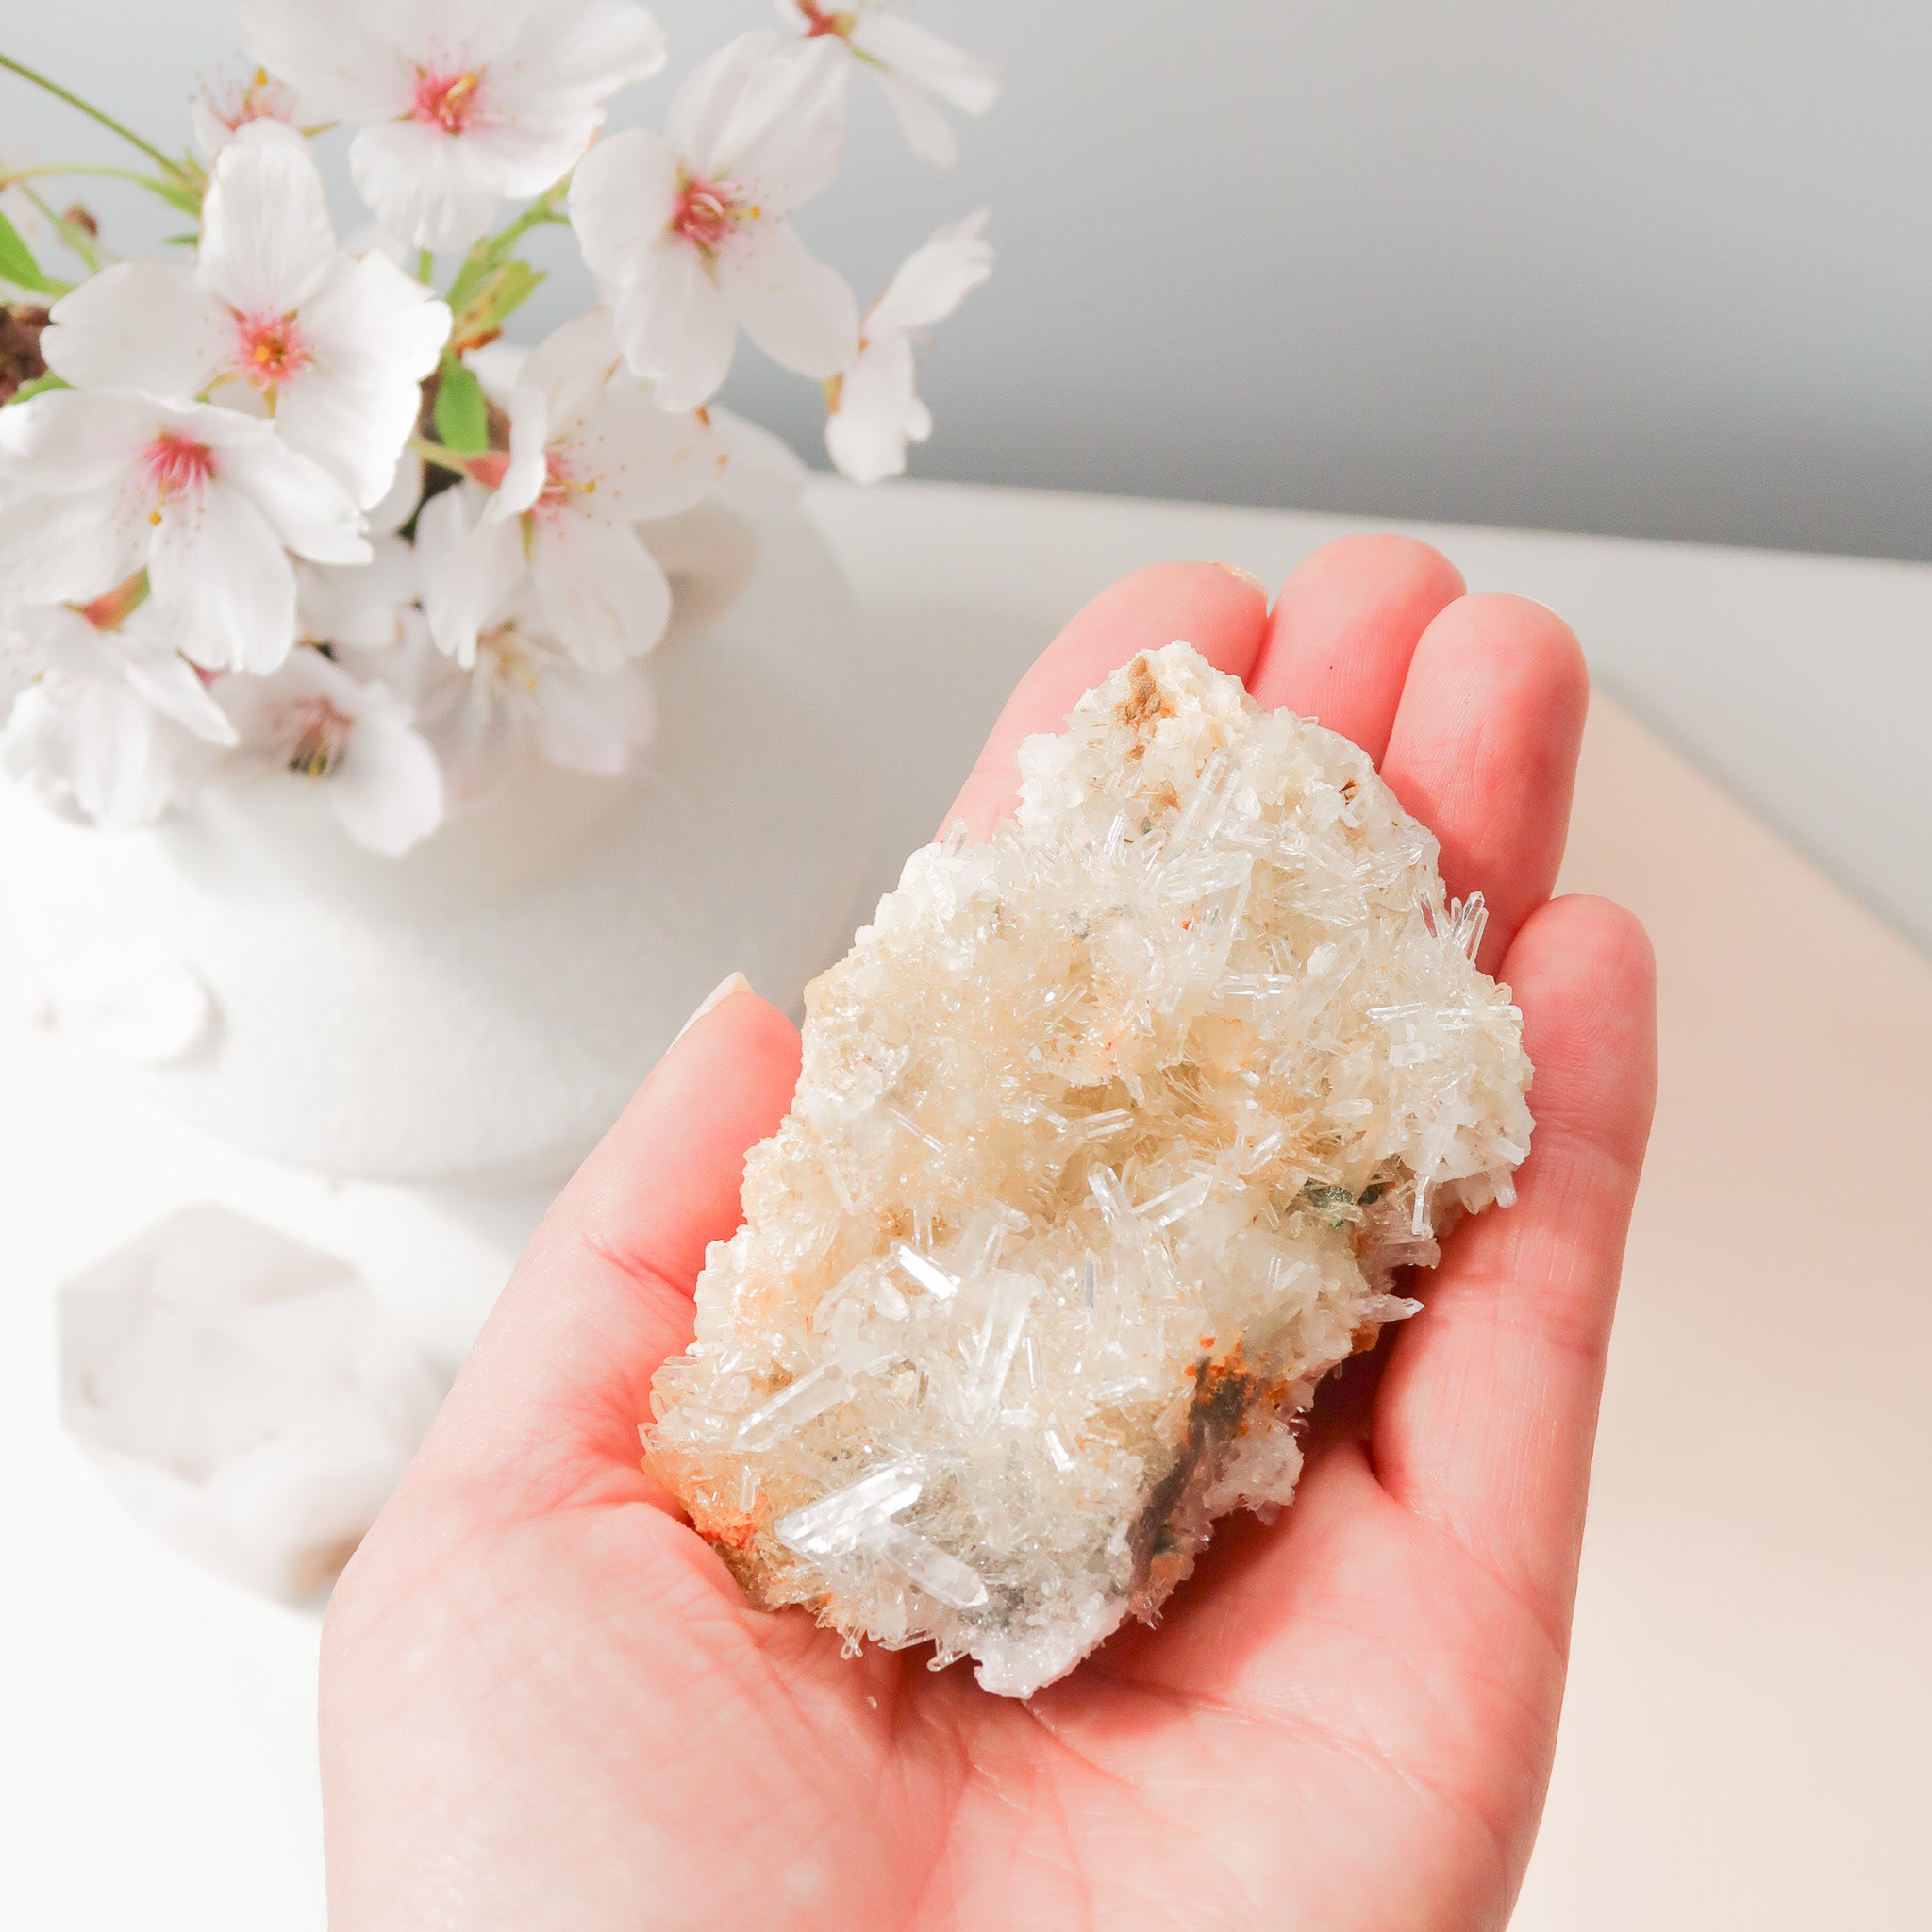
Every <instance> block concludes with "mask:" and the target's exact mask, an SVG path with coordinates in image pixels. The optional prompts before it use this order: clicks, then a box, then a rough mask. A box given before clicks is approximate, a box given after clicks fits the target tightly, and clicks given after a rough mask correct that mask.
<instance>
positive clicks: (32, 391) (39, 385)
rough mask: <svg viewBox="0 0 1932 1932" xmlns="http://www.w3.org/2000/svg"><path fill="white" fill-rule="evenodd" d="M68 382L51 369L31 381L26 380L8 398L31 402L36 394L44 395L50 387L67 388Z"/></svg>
mask: <svg viewBox="0 0 1932 1932" xmlns="http://www.w3.org/2000/svg"><path fill="white" fill-rule="evenodd" d="M67 386H68V385H67V384H66V383H65V382H63V381H62V380H61V379H60V377H59V376H58V375H55V374H54V372H53V371H52V370H51V369H50V370H48V371H47V373H46V375H37V376H35V377H34V379H33V380H32V381H31V382H24V383H22V384H21V386H20V387H19V388H18V389H17V390H15V391H13V393H12V395H10V396H9V397H8V402H9V403H25V402H30V401H31V400H32V399H33V398H34V397H35V396H38V395H44V394H45V393H46V392H47V391H48V390H50V389H65V388H67Z"/></svg>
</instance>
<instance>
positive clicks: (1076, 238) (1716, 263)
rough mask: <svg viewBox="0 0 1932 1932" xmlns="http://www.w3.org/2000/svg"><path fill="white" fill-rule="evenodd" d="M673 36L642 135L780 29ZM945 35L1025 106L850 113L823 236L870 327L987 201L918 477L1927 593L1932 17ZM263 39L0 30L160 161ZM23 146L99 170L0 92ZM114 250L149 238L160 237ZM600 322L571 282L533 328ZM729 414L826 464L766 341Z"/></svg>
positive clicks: (811, 216)
mask: <svg viewBox="0 0 1932 1932" xmlns="http://www.w3.org/2000/svg"><path fill="white" fill-rule="evenodd" d="M656 10H657V11H658V15H659V18H660V19H662V20H663V22H664V24H665V25H666V26H667V27H668V28H669V29H670V31H671V34H672V38H673V60H672V66H671V69H670V72H669V75H667V76H664V77H660V78H659V79H658V81H656V82H654V83H653V84H652V85H651V86H650V87H649V88H646V89H641V90H636V91H634V92H632V93H631V94H630V95H628V96H626V97H625V99H624V101H623V103H622V106H621V110H620V114H619V118H620V120H626V119H628V120H656V119H658V118H659V117H661V115H662V112H663V108H664V104H665V102H666V101H667V100H668V98H669V93H670V90H671V88H672V86H673V85H674V84H675V80H676V78H677V77H678V76H679V75H681V74H682V73H683V72H684V71H686V70H687V69H688V68H689V67H690V65H691V64H692V62H693V61H694V60H695V59H696V58H699V57H700V56H701V55H702V54H703V53H705V52H707V51H708V50H709V48H710V47H711V46H713V45H715V44H717V43H718V42H720V41H721V40H722V39H723V38H724V35H725V34H727V33H729V32H732V31H736V30H737V29H738V28H740V27H741V26H745V25H763V24H765V23H766V22H767V21H769V20H770V19H771V17H772V16H771V13H770V11H769V7H768V4H767V0H665V4H660V5H659V6H658V8H657V9H656ZM917 17H919V18H922V19H924V20H925V21H926V22H928V23H929V24H930V25H932V26H934V27H935V28H937V29H939V30H941V31H943V32H946V33H948V34H950V35H952V36H953V37H955V38H956V39H958V40H959V41H960V42H963V43H964V44H966V45H969V46H971V47H972V48H974V50H975V51H978V52H983V53H985V54H987V55H989V56H991V57H992V58H995V59H997V60H998V61H1000V63H1001V64H1002V66H1003V68H1004V70H1005V75H1006V83H1007V92H1006V97H1005V99H1004V100H1003V101H1002V103H1001V104H1000V106H999V107H998V108H995V110H994V112H993V114H992V115H991V117H990V118H989V119H988V120H987V121H986V122H984V123H981V124H978V125H972V126H969V127H968V128H967V130H966V138H965V141H964V156H963V158H962V160H961V163H960V165H959V166H958V169H956V170H955V171H953V172H952V173H950V174H940V173H935V172H932V171H928V170H925V169H922V168H918V167H916V166H914V165H913V164H912V163H911V162H910V161H909V160H908V158H906V155H905V152H904V149H903V147H902V146H901V144H900V143H899V141H898V139H897V135H896V132H895V131H894V130H893V129H892V128H891V125H890V124H889V122H888V121H887V118H886V115H885V112H884V109H883V108H882V106H881V105H880V103H879V102H878V100H877V98H876V96H875V95H874V92H873V91H872V90H870V89H869V88H863V89H861V90H860V91H859V95H858V112H857V114H856V118H855V130H854V148H853V165H852V166H851V167H850V169H849V170H848V173H847V175H846V176H845V177H844V178H843V179H842V180H841V182H840V184H839V185H838V186H837V187H836V188H835V189H834V190H833V191H832V192H831V193H830V194H829V195H827V196H826V197H825V198H824V200H823V201H822V202H819V203H816V204H813V205H812V206H811V207H809V208H808V209H807V210H806V211H805V214H804V216H803V217H802V218H801V221H800V226H801V228H802V230H803V231H804V232H805V234H806V235H807V237H808V240H809V241H810V242H812V243H813V245H814V246H815V247H817V248H818V249H819V250H820V251H821V252H822V253H824V254H825V255H826V256H828V257H829V258H832V259H834V260H836V261H837V262H838V263H839V264H840V265H841V267H842V268H844V269H845V271H846V272H847V273H848V274H849V275H851V276H852V278H853V280H854V281H855V282H856V283H857V285H858V288H859V290H860V291H861V295H862V296H865V297H869V296H870V294H872V293H874V292H875V291H876V290H877V288H878V287H879V286H881V285H882V284H883V281H884V278H885V277H886V275H888V274H889V273H890V271H891V267H892V265H893V264H894V263H895V262H896V260H897V259H898V258H899V257H900V256H901V255H902V254H903V253H904V252H905V251H906V250H907V249H908V248H909V247H910V246H912V245H913V244H915V243H916V242H918V241H920V240H922V239H923V238H924V235H925V234H926V233H927V232H928V231H929V230H930V229H931V228H932V227H933V226H935V225H937V224H938V223H939V222H941V221H942V220H945V219H949V218H950V217H952V216H953V215H955V214H958V213H961V212H964V211H966V210H967V209H969V208H974V207H976V206H978V205H979V204H981V203H982V202H984V203H989V204H991V208H992V210H993V218H992V225H991V235H992V238H993V240H994V242H995V243H996V245H997V247H998V249H999V253H1000V266H999V271H998V273H997V275H996V276H995V278H994V280H993V282H992V283H991V285H990V286H989V287H988V288H987V289H986V290H984V291H981V292H980V293H979V294H977V295H975V296H974V297H973V298H972V300H971V301H970V302H969V304H968V306H967V308H965V310H964V311H962V313H961V314H960V315H959V316H958V318H957V319H956V320H955V322H954V323H953V324H952V325H949V326H948V327H947V328H946V330H945V331H944V332H943V333H942V335H941V339H940V341H938V343H937V344H936V345H935V347H934V348H933V349H932V350H931V351H930V352H929V354H928V355H927V357H926V358H925V360H924V391H925V393H926V394H927V396H928V399H929V400H930V401H931V403H932V405H933V408H934V410H935V413H936V414H937V416H938V418H939V433H938V436H937V437H936V439H935V441H933V442H932V443H931V444H930V445H929V446H928V447H927V448H926V449H925V450H924V451H922V452H919V453H917V454H916V456H915V459H914V474H924V475H940V476H954V477H964V478H971V479H978V480H987V481H998V482H1011V483H1024V484H1037V485H1055V486H1064V487H1070V488H1077V489H1091V490H1101V491H1126V492H1133V493H1141V494H1159V495H1174V496H1188V497H1199V498H1208V499H1220V500H1226V501H1233V502H1241V503H1253V504H1265V505H1280V506H1293V507H1298V508H1324V509H1336V510H1341V511H1352V512H1357V513H1364V514H1367V513H1376V514H1383V515H1394V516H1416V517H1433V518H1444V519H1452V520H1466V521H1477V522H1496V523H1507V524H1524V525H1541V526H1545V527H1554V528H1570V529H1580V530H1595V531H1605V532H1612V533H1623V534H1635V535H1651V536H1670V537H1683V538H1698V539H1708V540H1714V541H1733V542H1743V543H1755V544H1769V545H1779V546H1787V547H1792V548H1810V549H1824V550H1845V551H1857V552H1866V553H1872V554H1877V555H1890V556H1897V557H1909V558H1932V221H1928V219H1927V212H1926V208H1927V191H1928V188H1932V114H1928V112H1927V111H1926V107H1925V98H1926V89H1927V82H1928V79H1932V8H1925V7H1924V6H1922V5H1914V4H1911V0H1832V4H1829V5H1826V4H1822V0H1821V4H1799V0H1576V4H1570V5H1559V6H1551V5H1550V4H1548V0H1457V4H1454V5H1444V4H1435V0H1301V4H1295V5H1285V6H1275V5H1263V4H1259V0H1191V4H1186V5H1182V4H1174V0H979V4H972V0H920V4H918V6H917ZM232 40H233V37H232V32H231V28H230V25H229V17H228V11H227V8H226V6H225V4H221V0H165V4H155V0H147V4H142V0H64V4H62V5H60V6H58V7H47V6H29V5H28V4H27V0H4V7H0V46H4V47H5V48H6V49H7V50H8V51H9V52H11V53H14V54H15V55H17V56H19V57H20V58H25V59H27V60H29V61H32V62H33V63H35V64H37V65H41V66H43V67H45V68H47V69H49V70H51V71H53V72H56V73H57V74H58V75H61V76H62V77H65V78H67V79H69V80H71V81H72V82H73V83H74V84H75V85H77V86H80V87H82V88H83V89H84V90H87V91H91V92H92V93H93V94H94V95H95V97H96V98H98V99H100V100H101V101H102V102H103V103H104V104H106V105H108V107H110V108H113V109H114V110H116V111H118V112H120V113H122V114H123V115H124V116H125V117H127V118H129V119H132V120H135V121H137V122H138V123H139V124H140V125H142V127H143V128H144V129H148V130H157V129H158V130H160V131H161V138H163V140H164V141H166V142H173V141H175V140H176V139H178V140H182V141H185V139H186V135H185V125H184V122H183V119H182V117H181V116H180V114H179V107H180V104H181V103H182V101H183V100H184V98H185V96H186V95H187V93H188V92H189V91H190V89H191V88H192V83H193V79H194V76H195V75H196V74H197V72H202V71H208V70H212V69H214V68H216V67H218V66H219V65H221V64H222V63H223V62H224V61H225V60H226V59H228V58H230V49H231V46H232ZM175 129H179V130H180V132H179V133H178V134H176V133H175V132H174V130H175ZM23 149H25V150H29V151H39V152H41V153H42V154H43V155H47V156H52V155H54V154H57V153H58V154H59V155H61V156H63V157H64V156H67V155H71V154H75V153H85V154H87V155H89V156H91V157H93V158H105V156H106V154H107V146H106V144H105V142H96V141H95V140H94V139H93V138H92V135H91V134H89V133H87V132H86V131H84V130H83V129H81V128H80V127H79V126H78V125H75V124H72V123H71V122H70V121H69V120H68V118H67V117H66V116H65V115H64V114H63V113H62V111H61V110H60V109H59V108H57V107H56V106H54V104H52V103H44V102H42V100H41V99H39V98H38V97H35V96H33V95H31V94H29V93H28V92H26V91H25V89H24V88H22V87H20V86H19V85H18V84H17V83H15V82H13V81H12V80H11V78H10V76H7V75H0V150H5V151H7V152H8V153H9V154H12V153H17V152H19V151H21V150H23ZM99 200H100V203H101V205H102V206H103V208H104V209H105V210H106V211H108V212H109V213H110V214H112V215H113V216H114V217H115V219H116V221H117V224H119V223H121V221H122V219H123V215H124V206H125V205H124V204H122V203H121V202H119V201H118V200H117V199H116V198H115V197H113V196H111V195H103V196H101V197H99ZM352 207H353V203H352V200H351V198H350V197H349V196H348V195H347V194H346V192H345V193H344V195H343V198H342V209H341V211H342V213H343V214H344V215H347V214H348V213H349V212H350V210H351V208H352ZM121 231H122V232H125V233H126V234H128V235H129V236H130V238H139V237H141V236H142V235H144V234H154V233H158V232H160V231H161V229H160V225H158V224H157V222H156V221H154V220H153V219H151V218H150V217H149V216H148V214H147V213H146V212H145V210H134V209H131V208H130V209H127V210H126V218H125V226H124V227H123V228H122V229H121ZM559 259H561V256H559ZM586 293H587V291H586V290H585V289H584V288H583V287H582V286H581V285H580V284H576V283H575V281H574V280H573V278H571V277H569V276H567V275H559V276H558V278H557V280H556V281H554V282H553V283H552V284H551V286H550V287H549V288H547V289H546V290H545V291H543V294H542V296H541V298H540V302H539V304H538V305H536V306H535V307H534V308H533V309H532V311H531V318H532V321H533V323H535V324H540V325H541V324H542V323H544V322H547V321H549V320H554V319H558V318H560V317H561V316H562V315H564V314H565V313H568V312H569V311H570V310H571V309H573V308H575V307H576V306H578V305H579V304H580V303H581V302H582V301H583V300H584V298H585V295H586ZM731 396H732V399H733V400H734V401H736V402H737V403H738V404H739V405H740V406H741V407H742V408H747V409H748V410H750V411H752V412H753V413H756V414H757V415H758V416H759V417H760V418H761V419H762V420H765V421H767V422H770V423H773V424H774V425H775V426H778V427H781V428H783V429H784V430H785V431H786V432H787V433H788V435H790V436H791V439H792V440H793V441H795V442H797V443H798V445H799V446H800V447H801V448H803V449H806V450H808V451H810V452H813V453H817V436H818V430H819V417H818V401H817V396H816V392H815V391H814V390H813V389H812V388H811V386H809V385H806V384H801V383H798V382H797V381H795V380H794V379H792V378H790V377H787V376H785V375H782V374H781V373H779V372H777V371H774V370H772V369H770V368H769V367H768V366H765V365H761V364H760V363H759V362H758V360H757V358H756V355H755V352H751V351H749V350H746V351H744V352H743V353H742V354H741V362H740V365H739V368H738V370H737V372H736V373H735V374H734V376H733V380H732V385H731ZM821 459H822V456H821Z"/></svg>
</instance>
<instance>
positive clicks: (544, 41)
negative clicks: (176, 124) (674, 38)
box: [242, 0, 664, 249]
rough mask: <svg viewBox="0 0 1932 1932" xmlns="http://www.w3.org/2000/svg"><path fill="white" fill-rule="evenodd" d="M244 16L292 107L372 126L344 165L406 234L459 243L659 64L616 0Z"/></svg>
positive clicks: (546, 178)
mask: <svg viewBox="0 0 1932 1932" xmlns="http://www.w3.org/2000/svg"><path fill="white" fill-rule="evenodd" d="M242 35H243V39H244V41H245V42H246V44H247V46H248V49H249V52H250V53H251V54H252V55H253V56H254V58H256V59H258V60H259V61H260V62H261V63H262V65H263V66H265V67H266V68H267V69H268V70H269V71H270V72H271V73H273V74H275V75H280V76H281V77H282V78H283V79H284V80H286V81H288V82H290V83H291V85H292V86H293V87H294V89H295V91H296V92H297V93H298V94H299V95H300V96H301V100H302V107H303V111H304V112H305V113H310V114H315V115H317V116H319V117H321V118H325V119H329V120H343V121H362V122H370V123H373V124H375V125H370V126H365V127H363V128H362V129H361V130H360V131H359V132H358V134H357V136H356V138H355V140H354V142H352V143H351V144H350V148H349V170H350V173H351V174H352V175H354V176H355V181H356V186H357V188H358V191H359V192H360V193H361V195H362V198H363V199H364V200H365V201H366V202H367V203H368V204H369V206H370V207H371V208H374V209H375V213H376V215H377V216H378V217H379V218H380V219H381V221H382V222H383V224H384V225H385V226H386V227H388V228H390V229H391V230H392V231H393V232H394V233H395V234H396V235H398V236H400V237H402V238H403V239H404V240H406V241H407V242H408V243H409V245H410V246H412V247H418V248H436V249H445V248H467V247H468V246H469V245H470V243H471V242H474V241H475V240H476V238H477V237H478V236H479V235H481V234H482V233H483V232H484V231H485V230H486V229H487V228H488V227H489V226H490V225H491V222H492V221H493V220H494V219H495V217H496V212H497V209H498V208H500V207H501V205H502V203H503V200H504V197H505V196H507V195H508V196H514V197H523V196H526V195H536V194H541V192H543V191H544V190H545V189H546V188H549V187H551V186H553V185H554V184H555V183H556V182H557V181H558V180H559V179H560V178H561V177H562V176H563V175H567V174H568V173H569V172H570V170H571V169H572V168H573V167H575V165H576V163H577V161H578V159H579V158H581V157H582V155H583V153H584V151H585V149H587V148H588V147H589V146H590V144H591V142H592V140H594V139H595V137H596V134H597V130H598V129H599V128H600V127H601V126H602V125H603V124H604V116H605V111H606V108H607V106H608V102H609V99H610V96H611V95H612V94H613V93H615V92H617V90H618V89H619V88H621V87H624V86H625V85H627V84H628V83H630V82H631V81H638V80H648V79H649V78H650V77H651V75H654V74H656V73H657V72H658V69H659V68H660V67H662V66H663V64H664V36H663V34H662V33H661V32H660V31H659V30H658V25H657V23H656V22H655V21H653V20H652V18H651V16H650V15H649V14H648V13H646V12H645V11H644V10H643V9H642V8H640V7H634V6H631V5H629V4H627V0H547V4H544V5H537V4H533V0H399V4H385V0H334V4H325V0H253V4H252V5H249V6H246V7H244V8H243V9H242Z"/></svg>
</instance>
